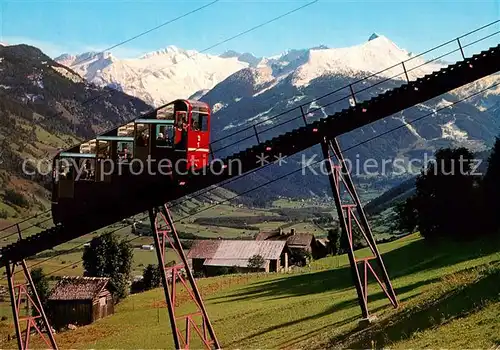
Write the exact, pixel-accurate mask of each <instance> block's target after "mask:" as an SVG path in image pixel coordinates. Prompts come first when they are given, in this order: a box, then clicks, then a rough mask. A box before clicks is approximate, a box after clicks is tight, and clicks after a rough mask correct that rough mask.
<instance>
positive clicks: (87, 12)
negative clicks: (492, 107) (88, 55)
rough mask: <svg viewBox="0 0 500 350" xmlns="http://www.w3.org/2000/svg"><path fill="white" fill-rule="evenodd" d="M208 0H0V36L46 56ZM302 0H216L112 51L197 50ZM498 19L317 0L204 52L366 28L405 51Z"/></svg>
mask: <svg viewBox="0 0 500 350" xmlns="http://www.w3.org/2000/svg"><path fill="white" fill-rule="evenodd" d="M211 1H212V0H208V1H205V0H204V1H194V0H193V1H171V0H163V1H161V0H149V1H140V0H132V1H130V0H128V1H126V0H115V1H106V0H103V1H98V0H92V1H91V0H85V1H82V0H73V1H70V0H65V1H61V0H59V1H44V0H32V1H13V0H0V11H1V12H0V41H1V42H6V43H8V44H15V43H20V42H24V43H28V44H31V45H34V46H37V47H39V48H41V49H42V50H43V51H44V52H45V53H47V54H48V55H49V56H52V57H54V56H56V55H58V54H60V53H63V52H70V53H79V52H84V51H90V50H103V49H105V48H107V47H109V46H112V45H114V44H116V43H118V42H120V41H122V40H126V39H128V38H130V37H132V36H134V35H137V34H139V33H141V32H143V31H145V30H148V29H150V28H152V27H154V26H157V25H159V24H161V23H162V22H165V21H167V20H169V19H172V18H174V17H177V16H179V15H182V14H183V13H186V12H189V11H191V10H194V9H196V8H197V7H200V6H202V5H204V4H207V3H210V2H211ZM307 2H310V1H303V0H300V1H298V0H297V1H256V0H254V1H246V0H238V1H236V0H233V1H228V0H220V1H219V2H217V3H215V4H214V5H211V6H209V7H207V8H205V9H203V10H201V11H199V12H197V13H195V14H192V15H189V16H188V17H186V18H184V19H181V20H179V21H177V22H174V23H171V24H169V25H167V26H164V27H162V28H160V29H159V30H156V31H154V32H152V33H149V34H147V35H145V36H143V37H140V38H138V39H136V40H134V41H132V42H130V43H127V44H126V45H123V46H120V47H118V48H116V49H113V50H112V52H113V53H114V54H115V55H116V56H118V57H121V58H125V57H136V56H138V55H140V54H143V53H146V52H149V51H154V50H158V49H160V48H164V47H166V46H168V45H175V46H178V47H182V48H186V49H194V50H198V51H200V50H203V49H205V48H207V47H209V46H212V45H214V44H215V43H217V42H219V41H222V40H224V39H226V38H228V37H230V36H232V35H235V34H238V33H239V32H242V31H244V30H247V29H249V28H251V27H253V26H255V25H258V24H260V23H262V22H265V21H267V20H270V19H272V18H273V17H276V16H278V15H280V14H283V13H285V12H288V11H290V10H293V9H294V8H296V7H299V6H301V5H303V4H306V3H307ZM497 19H500V0H496V1H495V0H493V1H481V0H477V1H459V0H458V1H457V0H455V1H440V0H430V1H425V0H424V1H402V0H397V1H333V0H319V2H317V3H315V4H313V5H311V6H309V7H306V8H305V9H303V10H300V11H298V12H296V13H293V14H291V15H289V16H287V17H285V18H282V19H280V20H278V21H276V22H274V23H271V24H269V25H266V26H264V27H262V28H259V29H257V30H255V31H253V32H251V33H248V34H246V35H244V36H242V37H239V38H237V39H234V40H232V41H230V42H228V43H225V44H223V45H221V46H218V47H216V48H213V49H211V50H209V51H208V52H209V53H214V54H219V53H222V52H224V51H225V50H228V49H232V50H236V51H240V52H244V51H249V52H252V53H254V54H255V55H258V56H271V55H275V54H278V53H280V52H282V51H284V50H286V49H290V48H306V47H312V46H316V45H319V44H324V45H327V46H329V47H345V46H350V45H356V44H359V43H362V42H364V41H366V40H367V39H368V37H369V36H370V34H371V33H373V32H377V33H379V34H382V35H385V36H386V37H388V38H389V39H391V40H392V41H394V42H395V43H396V44H398V45H399V46H400V47H403V48H405V49H407V50H409V51H412V52H421V51H424V50H426V49H428V48H430V47H433V46H435V45H437V44H440V43H441V42H444V41H447V40H449V39H451V38H453V37H456V36H458V35H460V34H462V33H465V32H467V31H469V30H472V29H475V28H476V27H479V26H481V25H483V24H486V23H488V22H492V21H494V20H497ZM494 30H500V25H496V26H495V27H494V28H492V29H490V30H489V32H492V31H494ZM486 34H488V33H486ZM471 39H473V38H472V37H471ZM498 41H499V40H498V35H497V37H496V42H498ZM482 47H484V45H483V46H482ZM482 47H481V48H482ZM473 51H477V50H473Z"/></svg>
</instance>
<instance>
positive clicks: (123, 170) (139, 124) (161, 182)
mask: <svg viewBox="0 0 500 350" xmlns="http://www.w3.org/2000/svg"><path fill="white" fill-rule="evenodd" d="M209 145H210V107H209V106H208V105H207V104H206V103H203V102H200V101H194V100H175V101H173V102H170V103H168V104H166V105H164V106H161V107H159V108H157V109H155V110H154V111H152V112H150V113H147V114H144V115H142V116H140V117H139V118H137V119H134V120H132V121H130V122H129V123H127V124H124V125H122V126H120V127H118V128H116V129H113V130H109V131H107V132H105V133H104V134H102V135H99V136H97V137H96V138H95V139H92V140H89V141H87V142H84V143H82V144H80V145H77V146H75V147H72V148H71V149H68V150H66V151H64V152H60V153H59V154H58V155H56V157H55V158H54V161H53V166H54V171H53V179H52V182H53V190H52V213H53V219H54V223H55V224H64V225H65V226H68V225H75V222H77V221H81V220H82V218H83V217H86V216H88V217H91V216H92V214H96V215H95V217H98V216H99V217H101V219H98V220H105V221H106V222H108V221H109V223H113V222H116V221H117V220H119V219H120V218H123V217H126V216H127V215H128V213H131V214H130V215H133V213H136V212H140V211H146V210H148V209H149V208H150V207H151V204H152V203H155V202H156V201H158V202H162V197H164V194H165V191H175V187H176V186H179V184H182V183H183V182H182V181H181V179H182V175H183V174H186V172H187V170H189V169H194V170H199V169H201V168H203V167H205V166H206V165H207V164H208V162H209ZM162 194H163V195H162ZM96 224H97V223H96ZM99 224H103V223H99Z"/></svg>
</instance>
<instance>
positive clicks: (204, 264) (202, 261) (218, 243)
mask: <svg viewBox="0 0 500 350" xmlns="http://www.w3.org/2000/svg"><path fill="white" fill-rule="evenodd" d="M289 253H290V252H289V249H288V247H287V245H286V242H284V241H275V242H273V241H269V242H267V241H240V240H199V241H195V242H194V244H193V246H192V247H191V249H190V250H189V252H188V254H187V257H188V259H191V260H192V268H193V271H194V272H195V273H196V272H198V273H200V272H201V273H204V274H205V275H207V276H209V275H213V274H215V271H216V270H217V269H219V268H221V267H227V268H235V269H236V270H237V271H242V272H243V271H249V270H250V268H249V266H248V259H250V258H251V257H253V256H255V255H260V256H262V258H264V264H263V266H262V267H261V269H260V270H261V271H265V272H278V271H281V270H284V271H287V270H288V257H289Z"/></svg>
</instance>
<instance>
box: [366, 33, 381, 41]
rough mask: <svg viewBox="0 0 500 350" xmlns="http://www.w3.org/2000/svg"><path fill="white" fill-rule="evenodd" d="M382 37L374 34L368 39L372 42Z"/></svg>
mask: <svg viewBox="0 0 500 350" xmlns="http://www.w3.org/2000/svg"><path fill="white" fill-rule="evenodd" d="M379 36H380V35H378V34H377V33H373V34H372V35H370V37H369V38H368V41H370V40H375V39H377V38H378V37H379Z"/></svg>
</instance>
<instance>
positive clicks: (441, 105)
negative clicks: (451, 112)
mask: <svg viewBox="0 0 500 350" xmlns="http://www.w3.org/2000/svg"><path fill="white" fill-rule="evenodd" d="M453 105H454V103H453V102H450V101H448V100H445V99H444V98H443V99H441V101H439V102H438V104H437V105H436V108H437V109H440V108H446V107H450V106H453Z"/></svg>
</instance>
